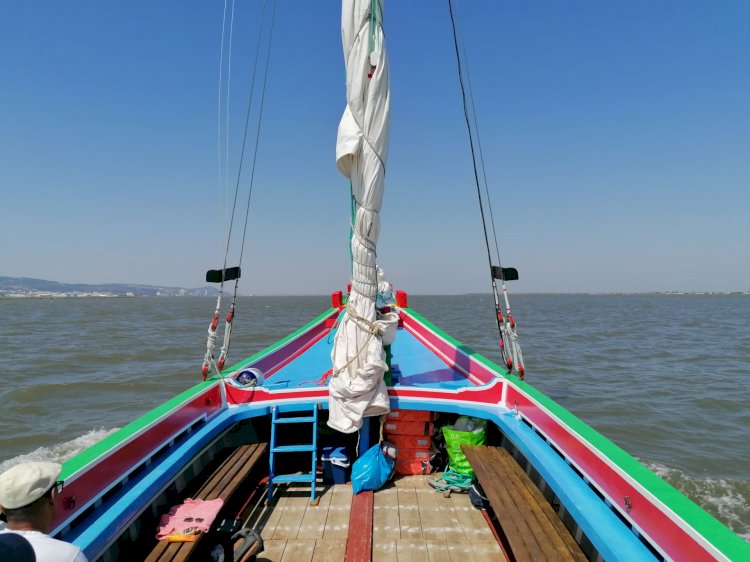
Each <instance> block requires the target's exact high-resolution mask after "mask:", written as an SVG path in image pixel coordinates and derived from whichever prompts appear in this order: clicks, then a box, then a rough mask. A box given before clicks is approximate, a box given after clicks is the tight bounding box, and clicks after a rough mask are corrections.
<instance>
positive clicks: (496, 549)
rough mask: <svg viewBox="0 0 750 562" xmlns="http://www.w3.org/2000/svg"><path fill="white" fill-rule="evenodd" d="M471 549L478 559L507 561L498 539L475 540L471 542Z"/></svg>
mask: <svg viewBox="0 0 750 562" xmlns="http://www.w3.org/2000/svg"><path fill="white" fill-rule="evenodd" d="M471 549H472V550H473V551H474V556H475V558H476V559H477V560H482V561H485V560H492V561H498V562H506V561H507V558H505V554H503V550H502V548H500V545H499V544H497V541H496V540H494V539H493V540H491V541H490V540H483V541H475V542H473V543H471Z"/></svg>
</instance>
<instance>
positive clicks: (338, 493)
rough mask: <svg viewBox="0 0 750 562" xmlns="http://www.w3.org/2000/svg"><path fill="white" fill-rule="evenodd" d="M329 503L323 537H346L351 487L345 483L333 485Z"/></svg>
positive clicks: (350, 503)
mask: <svg viewBox="0 0 750 562" xmlns="http://www.w3.org/2000/svg"><path fill="white" fill-rule="evenodd" d="M332 494H333V495H332V496H331V505H330V507H329V508H328V518H327V519H326V528H325V531H324V532H323V538H324V539H346V537H347V535H348V534H349V512H350V510H351V505H352V495H353V494H352V487H351V486H347V485H346V484H336V485H335V486H333V491H332Z"/></svg>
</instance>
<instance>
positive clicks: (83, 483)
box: [52, 384, 221, 529]
mask: <svg viewBox="0 0 750 562" xmlns="http://www.w3.org/2000/svg"><path fill="white" fill-rule="evenodd" d="M220 407H221V394H220V391H219V385H218V384H217V385H215V386H212V387H211V388H208V389H206V390H205V391H204V392H202V393H200V394H198V395H196V396H195V397H193V399H192V400H191V401H190V402H187V403H186V404H183V405H182V406H181V407H180V408H178V409H177V410H174V411H173V412H172V413H170V414H169V415H168V416H167V417H165V418H163V419H161V420H159V421H158V422H156V423H154V424H153V425H152V426H150V427H149V428H148V429H147V430H146V431H144V432H143V433H141V434H140V435H138V436H136V437H135V438H133V439H131V440H130V441H127V442H125V443H123V444H120V445H119V446H118V447H117V448H115V449H112V450H111V451H110V452H109V453H108V454H106V455H102V457H100V458H99V459H97V460H96V461H95V462H93V463H91V464H89V465H87V466H86V468H85V469H84V470H82V471H80V472H78V473H76V474H75V475H74V476H73V477H71V478H69V479H67V480H66V481H65V488H64V489H63V493H62V501H59V502H58V503H57V514H56V516H55V520H54V521H53V523H52V528H53V529H55V528H57V527H58V526H59V525H61V524H63V523H64V522H65V520H66V519H69V518H70V517H72V516H74V515H75V514H76V513H77V512H79V511H80V510H81V509H82V508H83V507H84V506H86V505H87V504H88V503H89V502H91V501H92V500H95V499H96V498H98V497H99V496H100V495H101V494H102V493H103V492H104V491H105V489H106V488H107V487H108V486H110V485H111V484H112V483H113V482H117V481H119V480H120V479H121V478H122V475H123V474H124V473H126V472H127V471H128V470H130V469H132V467H134V466H136V465H138V464H140V463H141V462H142V461H143V459H144V457H145V456H147V455H149V454H150V453H151V451H153V450H155V449H157V448H159V447H160V446H162V445H163V444H164V443H166V442H168V441H169V440H171V439H172V438H173V436H174V435H175V434H177V433H179V432H180V431H181V430H182V429H184V428H185V427H187V426H189V425H190V424H192V423H193V422H195V421H196V420H197V419H199V418H200V417H201V416H203V415H204V414H205V415H210V414H212V413H213V412H215V411H217V410H219V408H220ZM73 500H74V503H73V504H72V505H71V503H72V501H73Z"/></svg>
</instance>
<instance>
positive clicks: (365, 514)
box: [344, 491, 375, 562]
mask: <svg viewBox="0 0 750 562" xmlns="http://www.w3.org/2000/svg"><path fill="white" fill-rule="evenodd" d="M374 503H375V499H374V497H373V493H372V492H371V491H367V492H360V493H359V494H356V495H354V496H353V497H352V506H351V511H350V513H349V533H348V535H347V537H346V556H345V557H344V560H345V562H370V560H372V508H373V505H374Z"/></svg>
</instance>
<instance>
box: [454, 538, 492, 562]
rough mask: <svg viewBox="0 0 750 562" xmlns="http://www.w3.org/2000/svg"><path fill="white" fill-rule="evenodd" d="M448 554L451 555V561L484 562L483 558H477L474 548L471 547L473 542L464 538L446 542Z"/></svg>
mask: <svg viewBox="0 0 750 562" xmlns="http://www.w3.org/2000/svg"><path fill="white" fill-rule="evenodd" d="M445 546H446V549H447V550H448V554H449V555H450V558H451V562H474V561H475V560H476V561H477V562H484V560H483V559H482V558H476V557H475V556H474V550H473V549H472V548H471V543H470V542H469V541H468V540H466V539H465V538H464V539H461V540H451V541H447V542H446V543H445Z"/></svg>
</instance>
